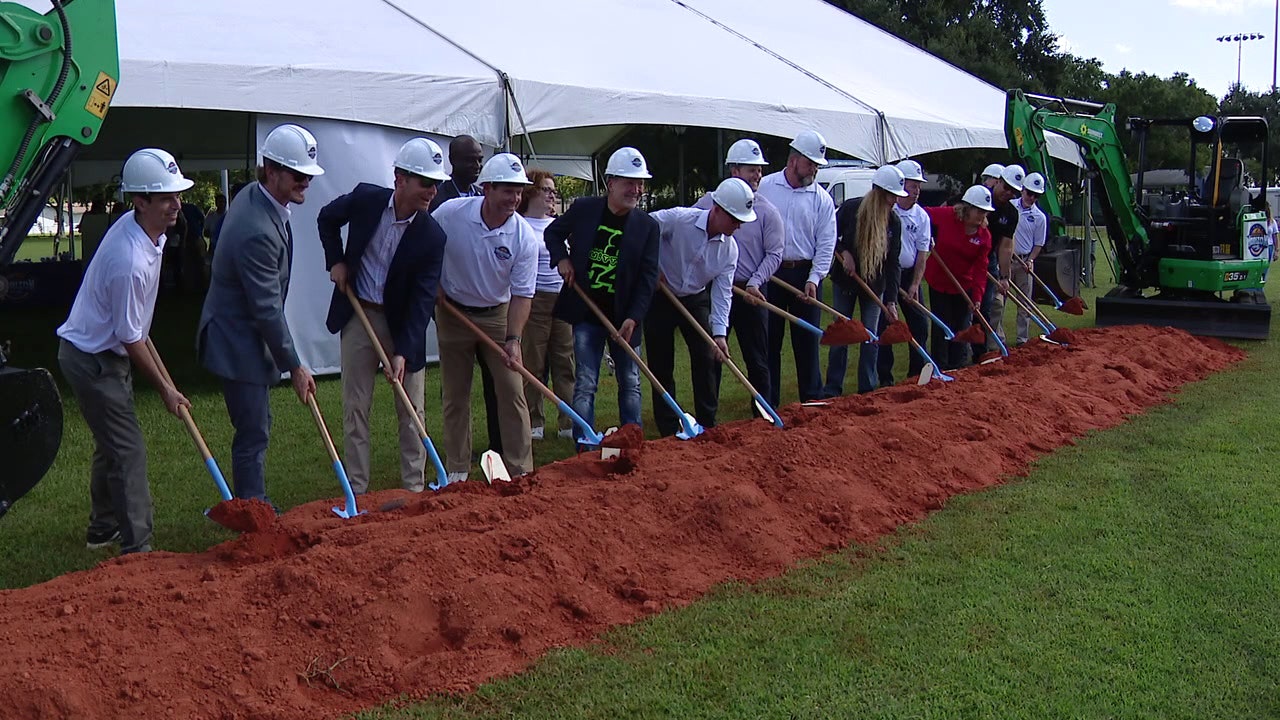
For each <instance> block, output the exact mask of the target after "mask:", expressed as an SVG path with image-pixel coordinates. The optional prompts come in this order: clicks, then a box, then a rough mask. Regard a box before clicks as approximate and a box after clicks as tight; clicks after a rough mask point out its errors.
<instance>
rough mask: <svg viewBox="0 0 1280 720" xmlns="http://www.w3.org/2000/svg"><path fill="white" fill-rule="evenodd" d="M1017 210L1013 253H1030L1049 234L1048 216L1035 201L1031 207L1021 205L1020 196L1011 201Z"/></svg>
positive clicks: (1040, 244) (1042, 243)
mask: <svg viewBox="0 0 1280 720" xmlns="http://www.w3.org/2000/svg"><path fill="white" fill-rule="evenodd" d="M1013 207H1014V208H1015V209H1017V211H1018V227H1017V228H1015V229H1014V231H1013V253H1014V254H1015V255H1030V254H1031V250H1032V249H1034V248H1035V247H1036V246H1040V247H1043V246H1044V242H1045V239H1046V238H1047V237H1048V236H1049V218H1047V217H1045V214H1044V211H1043V210H1041V209H1040V207H1039V206H1038V205H1036V204H1035V203H1031V207H1023V205H1022V198H1018V199H1017V200H1015V201H1013Z"/></svg>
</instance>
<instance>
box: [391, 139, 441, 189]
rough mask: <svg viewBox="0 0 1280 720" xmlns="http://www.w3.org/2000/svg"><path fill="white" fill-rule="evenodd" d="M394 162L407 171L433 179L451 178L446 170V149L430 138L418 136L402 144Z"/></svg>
mask: <svg viewBox="0 0 1280 720" xmlns="http://www.w3.org/2000/svg"><path fill="white" fill-rule="evenodd" d="M392 164H393V165H395V166H396V167H398V168H400V169H401V170H404V171H405V172H411V173H413V174H414V175H421V176H422V177H424V178H429V179H431V180H438V181H440V182H444V181H445V180H448V179H449V175H448V174H447V173H445V171H444V151H442V150H441V149H440V146H439V145H437V144H435V142H434V141H432V140H430V139H428V138H422V137H416V138H413V139H412V140H410V141H409V142H407V143H405V144H403V145H401V146H400V151H399V152H397V153H396V159H395V162H394V163H392Z"/></svg>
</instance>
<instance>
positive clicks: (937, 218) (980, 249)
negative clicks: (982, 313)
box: [924, 207, 991, 303]
mask: <svg viewBox="0 0 1280 720" xmlns="http://www.w3.org/2000/svg"><path fill="white" fill-rule="evenodd" d="M924 210H925V212H927V213H929V219H930V220H932V221H933V224H934V227H935V228H936V229H937V231H936V233H935V235H934V243H935V244H934V247H933V252H932V253H931V254H930V255H929V263H928V264H927V265H925V266H924V279H925V281H926V282H928V283H929V288H930V289H932V290H937V291H938V292H944V293H949V294H952V295H956V294H958V293H957V292H956V284H955V283H953V282H951V278H949V277H947V273H946V272H945V271H944V270H943V269H942V267H941V266H940V265H939V264H938V259H939V258H941V259H942V262H945V263H946V264H947V268H948V269H950V270H951V273H952V274H953V275H955V276H956V279H957V280H959V281H960V285H962V286H963V287H964V290H965V292H966V293H968V294H969V297H970V298H972V299H973V301H974V302H975V303H976V302H981V300H982V293H983V292H985V291H986V289H987V256H988V255H989V254H990V253H991V232H990V231H988V230H987V228H985V227H979V228H978V232H976V233H974V234H973V235H969V234H967V233H966V232H965V231H964V222H962V221H961V220H959V219H958V218H956V209H955V208H954V207H931V208H925V209H924Z"/></svg>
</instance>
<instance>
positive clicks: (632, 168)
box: [604, 147, 653, 180]
mask: <svg viewBox="0 0 1280 720" xmlns="http://www.w3.org/2000/svg"><path fill="white" fill-rule="evenodd" d="M604 174H605V177H609V176H613V177H624V178H636V179H638V180H648V179H649V178H651V177H653V176H652V175H650V174H649V164H648V163H646V162H645V161H644V156H643V155H641V154H640V151H639V150H637V149H635V148H633V147H622V148H618V149H617V150H614V151H613V154H612V155H610V156H609V163H608V164H607V165H605V167H604Z"/></svg>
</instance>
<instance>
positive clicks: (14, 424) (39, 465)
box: [0, 367, 62, 517]
mask: <svg viewBox="0 0 1280 720" xmlns="http://www.w3.org/2000/svg"><path fill="white" fill-rule="evenodd" d="M60 444H62V399H61V397H60V396H59V395H58V386H57V385H56V384H55V383H54V381H53V376H52V375H50V374H49V371H48V370H18V369H15V368H6V367H0V458H4V470H3V472H0V517H3V516H4V514H5V513H6V512H8V511H9V508H10V507H11V506H12V505H13V503H14V502H16V501H17V500H18V498H20V497H22V496H23V495H26V494H27V492H28V491H30V490H31V488H33V487H35V486H36V483H38V482H40V478H42V477H44V474H45V473H46V472H48V470H49V467H50V466H52V465H53V459H54V457H56V456H57V454H58V446H59V445H60Z"/></svg>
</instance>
